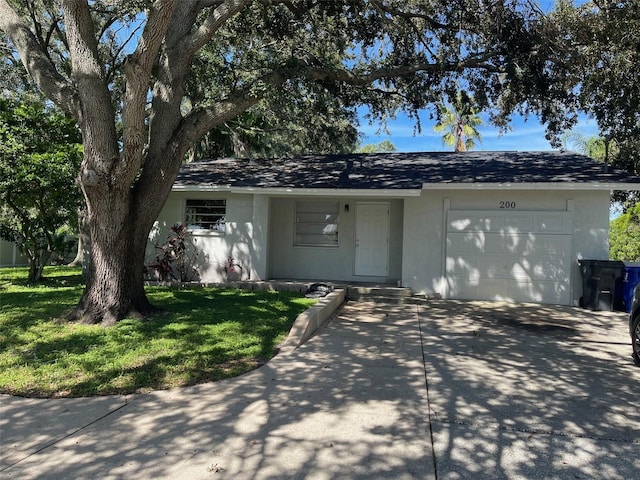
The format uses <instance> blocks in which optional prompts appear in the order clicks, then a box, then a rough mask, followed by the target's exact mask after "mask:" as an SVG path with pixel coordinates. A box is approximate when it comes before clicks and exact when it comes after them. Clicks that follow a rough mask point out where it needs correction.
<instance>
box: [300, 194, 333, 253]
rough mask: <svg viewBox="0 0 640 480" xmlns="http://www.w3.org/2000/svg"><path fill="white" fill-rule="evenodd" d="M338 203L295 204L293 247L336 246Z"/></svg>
mask: <svg viewBox="0 0 640 480" xmlns="http://www.w3.org/2000/svg"><path fill="white" fill-rule="evenodd" d="M339 212H340V203H339V202H296V219H295V220H296V224H295V238H294V245H309V246H323V247H337V246H338V216H339Z"/></svg>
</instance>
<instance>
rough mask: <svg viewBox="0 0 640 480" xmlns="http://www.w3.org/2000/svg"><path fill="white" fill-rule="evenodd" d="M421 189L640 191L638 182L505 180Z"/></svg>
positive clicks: (430, 185)
mask: <svg viewBox="0 0 640 480" xmlns="http://www.w3.org/2000/svg"><path fill="white" fill-rule="evenodd" d="M422 189H423V190H606V191H611V190H631V191H640V184H638V183H609V182H602V183H599V182H584V183H577V182H531V183H530V182H513V183H510V182H505V183H498V182H494V183H483V182H474V183H423V184H422Z"/></svg>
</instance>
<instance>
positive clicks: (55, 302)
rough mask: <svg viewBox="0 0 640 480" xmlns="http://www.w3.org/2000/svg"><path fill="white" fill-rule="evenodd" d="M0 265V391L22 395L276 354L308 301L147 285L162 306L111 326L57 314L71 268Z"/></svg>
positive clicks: (177, 376) (218, 368)
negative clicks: (37, 273) (33, 271)
mask: <svg viewBox="0 0 640 480" xmlns="http://www.w3.org/2000/svg"><path fill="white" fill-rule="evenodd" d="M45 276H46V280H45V281H44V282H43V283H42V284H39V285H35V286H31V285H27V284H26V277H27V269H23V268H2V269H0V393H8V394H12V395H20V396H29V397H65V396H89V395H108V394H126V393H133V392H145V391H150V390H154V389H165V388H171V387H178V386H184V385H192V384H196V383H201V382H205V381H214V380H220V379H223V378H228V377H233V376H236V375H240V374H242V373H245V372H247V371H249V370H252V369H254V368H256V367H257V366H259V365H261V364H263V363H264V362H265V361H267V360H268V359H270V358H271V357H273V355H275V354H276V353H277V346H278V344H279V343H281V342H282V341H283V340H284V339H285V338H286V336H287V334H288V332H289V329H290V328H291V325H292V324H293V321H294V320H295V318H296V317H297V316H298V315H299V314H300V313H301V312H303V311H304V310H305V309H307V308H308V307H309V306H311V305H312V304H313V300H309V299H306V298H304V297H303V296H302V294H299V293H291V292H267V291H265V292H246V291H243V290H225V289H215V288H205V289H188V290H187V289H174V288H167V287H151V288H148V290H147V292H148V296H149V298H150V300H151V301H152V302H153V303H154V304H155V305H157V306H159V307H161V308H163V309H164V310H166V312H167V313H165V314H162V315H157V316H154V317H152V318H151V319H149V320H136V319H126V320H123V321H121V322H119V323H118V324H117V325H116V326H114V327H108V328H104V327H102V326H93V325H78V324H71V323H68V322H64V321H60V320H61V319H63V318H64V317H65V315H66V314H67V313H68V312H69V311H71V309H72V308H73V306H74V305H75V304H76V303H77V301H78V299H79V297H80V295H81V293H82V289H83V285H82V276H81V273H80V270H79V269H69V268H66V267H48V268H47V269H45Z"/></svg>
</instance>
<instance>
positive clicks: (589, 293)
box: [578, 259, 624, 311]
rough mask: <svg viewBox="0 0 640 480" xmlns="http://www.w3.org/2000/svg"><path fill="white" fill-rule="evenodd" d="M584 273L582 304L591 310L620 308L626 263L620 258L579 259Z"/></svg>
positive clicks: (581, 271) (581, 270)
mask: <svg viewBox="0 0 640 480" xmlns="http://www.w3.org/2000/svg"><path fill="white" fill-rule="evenodd" d="M578 264H579V265H580V273H581V274H582V297H580V306H582V307H584V308H588V309H590V310H608V311H613V310H614V308H620V305H622V301H623V300H622V298H618V297H620V294H619V292H620V291H621V283H622V271H623V268H624V263H622V262H620V261H618V260H585V259H583V260H578Z"/></svg>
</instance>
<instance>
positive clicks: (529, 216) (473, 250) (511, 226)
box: [446, 210, 573, 305]
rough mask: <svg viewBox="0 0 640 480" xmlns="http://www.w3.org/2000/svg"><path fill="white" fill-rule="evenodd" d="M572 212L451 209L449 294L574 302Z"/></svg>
mask: <svg viewBox="0 0 640 480" xmlns="http://www.w3.org/2000/svg"><path fill="white" fill-rule="evenodd" d="M572 230H573V228H572V225H571V213H570V212H542V211H527V212H523V211H519V212H514V211H509V210H504V211H502V210H500V211H494V210H488V211H487V210H485V211H481V210H449V212H448V214H447V239H446V276H447V284H448V292H447V296H448V297H449V298H459V299H477V300H511V301H516V302H537V303H552V304H562V305H569V304H570V303H571V291H570V286H571V236H572Z"/></svg>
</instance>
